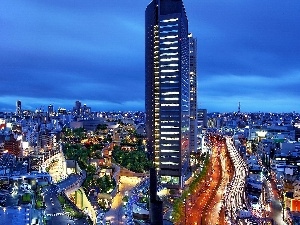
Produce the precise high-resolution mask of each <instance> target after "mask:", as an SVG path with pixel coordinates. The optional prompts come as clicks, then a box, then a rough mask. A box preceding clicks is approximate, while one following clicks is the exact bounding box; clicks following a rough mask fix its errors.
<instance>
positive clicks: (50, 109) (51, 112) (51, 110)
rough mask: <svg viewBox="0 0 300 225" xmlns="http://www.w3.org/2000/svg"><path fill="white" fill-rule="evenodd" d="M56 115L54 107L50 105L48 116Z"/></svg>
mask: <svg viewBox="0 0 300 225" xmlns="http://www.w3.org/2000/svg"><path fill="white" fill-rule="evenodd" d="M53 113H54V107H53V105H51V104H50V105H48V116H51V115H52V114H53Z"/></svg>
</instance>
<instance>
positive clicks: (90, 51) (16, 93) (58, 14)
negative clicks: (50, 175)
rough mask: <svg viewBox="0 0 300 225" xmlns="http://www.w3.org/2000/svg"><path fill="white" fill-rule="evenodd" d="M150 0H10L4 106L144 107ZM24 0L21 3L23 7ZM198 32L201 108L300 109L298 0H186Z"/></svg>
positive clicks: (5, 9)
mask: <svg viewBox="0 0 300 225" xmlns="http://www.w3.org/2000/svg"><path fill="white" fill-rule="evenodd" d="M149 2H150V1H149V0H143V1H129V0H126V1H121V2H115V1H109V2H99V1H90V2H88V3H86V2H71V1H43V2H40V1H36V0H32V1H28V2H26V3H25V2H22V1H8V2H7V1H3V2H1V5H2V7H1V9H0V24H1V30H2V31H1V33H2V35H1V36H0V49H1V51H0V73H1V77H2V81H1V84H2V85H1V86H2V90H1V95H0V99H1V100H0V110H1V111H6V110H10V111H15V104H16V101H17V100H21V101H22V108H26V109H35V108H39V107H40V106H44V109H46V108H47V106H48V105H49V104H52V105H54V107H55V109H57V108H58V107H65V108H70V109H71V108H72V107H73V105H74V102H75V101H76V100H80V101H81V102H82V103H83V104H84V103H85V104H87V105H88V106H90V107H92V110H102V111H106V110H141V111H143V110H145V109H144V98H145V96H144V92H145V90H144V77H145V70H144V65H145V62H144V24H145V18H144V12H145V7H146V6H147V5H148V3H149ZM16 5H17V6H18V7H16ZM185 8H186V11H187V13H188V15H189V30H191V31H192V32H193V35H194V37H196V38H197V40H198V108H206V109H208V111H209V112H213V111H220V112H223V111H224V112H232V111H237V109H238V102H241V111H242V112H251V111H252V112H257V111H273V112H291V111H298V112H299V111H300V106H299V105H297V98H298V93H299V91H298V85H299V83H300V74H299V71H300V68H299V67H300V64H299V58H300V57H299V56H300V45H299V41H298V40H297V37H298V36H299V29H298V28H299V25H300V24H299V23H300V22H299V21H300V15H299V14H298V12H299V9H300V4H299V3H298V2H297V1H289V2H282V1H279V0H276V1H272V5H271V4H270V2H268V1H266V0H263V1H252V2H242V1H241V2H236V1H229V2H228V1H218V2H212V1H186V2H185Z"/></svg>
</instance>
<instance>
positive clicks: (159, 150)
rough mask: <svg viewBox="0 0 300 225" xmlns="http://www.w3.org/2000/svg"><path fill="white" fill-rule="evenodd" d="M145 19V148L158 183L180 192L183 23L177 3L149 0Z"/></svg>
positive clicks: (185, 85)
mask: <svg viewBox="0 0 300 225" xmlns="http://www.w3.org/2000/svg"><path fill="white" fill-rule="evenodd" d="M145 16H146V24H145V26H146V29H145V39H146V40H145V73H146V84H145V86H146V93H145V97H146V99H145V107H146V133H147V140H148V142H147V149H148V152H149V155H150V157H151V159H152V160H153V162H154V166H155V168H156V170H157V172H158V176H159V178H160V182H161V183H165V184H167V185H168V187H170V188H181V187H182V186H183V183H184V177H185V175H186V174H187V171H188V168H189V136H190V132H189V129H190V74H189V67H190V55H189V45H190V44H189V37H188V19H187V16H186V12H185V8H184V5H183V2H182V0H153V1H152V2H151V3H150V4H149V5H148V6H147V9H146V15H145Z"/></svg>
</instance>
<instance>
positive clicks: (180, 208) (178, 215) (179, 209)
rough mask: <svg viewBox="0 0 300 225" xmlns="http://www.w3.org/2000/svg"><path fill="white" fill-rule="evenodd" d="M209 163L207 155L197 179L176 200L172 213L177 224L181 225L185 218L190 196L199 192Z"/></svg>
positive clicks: (196, 176)
mask: <svg viewBox="0 0 300 225" xmlns="http://www.w3.org/2000/svg"><path fill="white" fill-rule="evenodd" d="M209 162H210V161H209V154H207V155H206V158H205V160H204V164H203V169H202V170H201V172H200V173H199V174H196V175H195V179H194V180H193V181H192V182H191V183H190V185H189V187H188V188H187V189H185V190H184V191H183V192H182V195H181V196H180V197H179V198H177V199H175V201H174V205H173V212H172V219H173V222H174V223H175V224H178V223H180V220H181V219H182V218H183V217H184V216H185V215H184V204H185V201H186V199H187V198H188V196H190V195H192V194H193V193H194V192H195V191H197V187H198V186H199V184H200V182H201V181H202V180H203V179H205V176H206V174H207V170H208V167H209Z"/></svg>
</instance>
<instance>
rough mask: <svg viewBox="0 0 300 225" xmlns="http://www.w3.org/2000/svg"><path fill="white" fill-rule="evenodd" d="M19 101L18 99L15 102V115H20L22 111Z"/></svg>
mask: <svg viewBox="0 0 300 225" xmlns="http://www.w3.org/2000/svg"><path fill="white" fill-rule="evenodd" d="M21 104H22V103H21V101H20V100H18V101H17V102H16V113H17V115H20V114H21V112H22V106H21Z"/></svg>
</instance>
